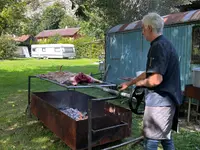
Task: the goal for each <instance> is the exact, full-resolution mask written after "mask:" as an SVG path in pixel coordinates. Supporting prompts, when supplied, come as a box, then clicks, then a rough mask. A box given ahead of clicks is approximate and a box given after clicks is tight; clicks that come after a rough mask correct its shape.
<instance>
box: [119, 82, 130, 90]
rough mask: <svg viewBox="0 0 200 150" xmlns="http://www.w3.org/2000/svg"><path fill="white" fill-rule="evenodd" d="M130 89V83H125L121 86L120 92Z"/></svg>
mask: <svg viewBox="0 0 200 150" xmlns="http://www.w3.org/2000/svg"><path fill="white" fill-rule="evenodd" d="M128 87H129V82H124V83H122V84H120V86H119V91H123V90H125V89H127V88H128Z"/></svg>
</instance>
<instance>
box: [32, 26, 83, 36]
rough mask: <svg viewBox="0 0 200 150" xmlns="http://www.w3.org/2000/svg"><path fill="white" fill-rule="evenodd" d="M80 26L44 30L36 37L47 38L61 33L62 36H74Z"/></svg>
mask: <svg viewBox="0 0 200 150" xmlns="http://www.w3.org/2000/svg"><path fill="white" fill-rule="evenodd" d="M79 30H80V28H67V29H56V30H44V31H42V32H40V33H39V34H38V35H36V38H46V37H50V36H54V35H56V34H59V35H61V36H73V35H74V34H76V33H77V32H78V31H79Z"/></svg>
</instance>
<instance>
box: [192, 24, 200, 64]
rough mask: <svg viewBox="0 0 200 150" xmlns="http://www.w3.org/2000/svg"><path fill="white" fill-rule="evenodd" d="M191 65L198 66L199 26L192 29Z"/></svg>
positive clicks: (199, 62) (199, 47)
mask: <svg viewBox="0 0 200 150" xmlns="http://www.w3.org/2000/svg"><path fill="white" fill-rule="evenodd" d="M191 63H193V64H200V26H196V27H194V28H193V33H192V56H191Z"/></svg>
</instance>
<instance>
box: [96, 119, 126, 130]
mask: <svg viewBox="0 0 200 150" xmlns="http://www.w3.org/2000/svg"><path fill="white" fill-rule="evenodd" d="M127 125H128V123H126V122H123V121H121V124H118V125H114V126H110V127H106V128H102V129H98V130H93V129H92V132H93V133H96V132H101V131H105V130H109V129H114V128H117V127H122V126H127Z"/></svg>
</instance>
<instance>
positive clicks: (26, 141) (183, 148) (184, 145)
mask: <svg viewBox="0 0 200 150" xmlns="http://www.w3.org/2000/svg"><path fill="white" fill-rule="evenodd" d="M96 61H97V60H94V59H92V60H89V59H77V60H76V59H74V60H58V59H57V60H52V59H49V60H37V59H17V60H6V61H0V150H12V149H16V150H29V149H30V150H41V149H47V150H62V149H63V150H67V149H69V148H68V147H67V146H66V145H65V144H64V143H63V142H62V141H61V140H59V139H58V138H57V137H56V136H55V135H54V134H53V133H52V132H51V131H50V130H49V129H48V128H45V127H44V126H43V125H42V123H40V122H39V121H38V120H37V119H36V118H35V117H33V118H29V117H27V116H26V114H25V113H24V112H25V109H26V106H27V86H28V76H29V75H36V74H40V73H47V72H50V71H58V70H59V67H60V66H61V65H63V69H62V70H68V71H71V72H84V73H88V74H89V73H90V72H92V73H97V72H98V65H95V64H94V62H96ZM31 86H32V90H33V91H40V90H60V89H63V88H61V87H59V86H57V85H52V84H49V83H47V82H45V81H41V80H38V79H34V80H33V82H32V84H31ZM80 91H81V92H85V93H88V94H90V95H93V96H96V97H104V96H108V94H107V93H105V92H102V91H99V90H94V89H87V90H85V89H81V90H80ZM121 102H122V100H119V101H115V103H116V104H119V105H124V106H125V107H127V104H126V103H125V104H124V103H123V104H122V103H121ZM123 102H124V101H123ZM141 128H142V116H136V115H133V124H132V136H133V137H138V136H139V135H140V131H141ZM174 140H175V146H176V148H177V150H198V149H200V133H199V132H195V131H191V130H187V129H185V128H181V131H180V133H179V134H174ZM119 149H121V150H124V149H127V150H128V149H136V150H140V149H142V148H141V146H136V147H132V146H131V145H128V146H126V147H123V148H119Z"/></svg>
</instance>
